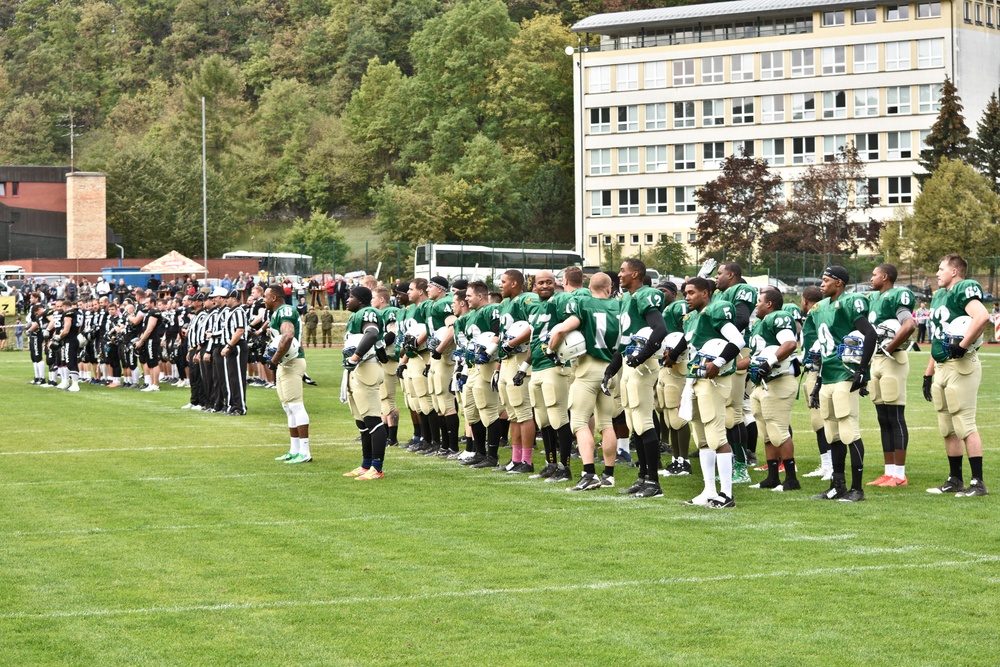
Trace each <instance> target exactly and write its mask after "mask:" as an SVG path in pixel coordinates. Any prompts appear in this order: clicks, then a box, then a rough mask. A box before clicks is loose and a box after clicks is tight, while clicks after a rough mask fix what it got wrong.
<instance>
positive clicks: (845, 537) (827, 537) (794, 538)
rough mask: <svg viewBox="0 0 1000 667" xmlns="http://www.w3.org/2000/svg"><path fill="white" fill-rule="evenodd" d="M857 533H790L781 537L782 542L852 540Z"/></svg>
mask: <svg viewBox="0 0 1000 667" xmlns="http://www.w3.org/2000/svg"><path fill="white" fill-rule="evenodd" d="M856 537H857V535H855V534H854V533H844V534H842V535H790V536H788V537H783V538H781V541H782V542H833V541H836V540H853V539H854V538H856Z"/></svg>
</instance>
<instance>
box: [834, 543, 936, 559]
mask: <svg viewBox="0 0 1000 667" xmlns="http://www.w3.org/2000/svg"><path fill="white" fill-rule="evenodd" d="M922 549H923V547H921V546H917V545H915V544H912V545H910V546H908V547H849V548H847V549H845V550H844V551H845V552H846V553H849V554H857V555H859V556H875V555H882V554H905V553H908V552H910V551H920V550H922Z"/></svg>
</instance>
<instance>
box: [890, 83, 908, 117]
mask: <svg viewBox="0 0 1000 667" xmlns="http://www.w3.org/2000/svg"><path fill="white" fill-rule="evenodd" d="M885 113H886V114H887V115H889V116H900V115H904V114H908V113H910V87H909V86H890V87H889V88H886V89H885Z"/></svg>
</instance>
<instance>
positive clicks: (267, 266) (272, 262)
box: [222, 250, 313, 276]
mask: <svg viewBox="0 0 1000 667" xmlns="http://www.w3.org/2000/svg"><path fill="white" fill-rule="evenodd" d="M222 259H255V260H257V270H258V271H267V272H268V273H269V274H270V275H272V276H274V275H289V274H291V275H297V276H310V275H312V259H313V258H312V255H300V254H298V253H294V252H250V251H247V250H236V251H234V252H227V253H226V254H224V255H223V256H222Z"/></svg>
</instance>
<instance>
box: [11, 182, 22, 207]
mask: <svg viewBox="0 0 1000 667" xmlns="http://www.w3.org/2000/svg"><path fill="white" fill-rule="evenodd" d="M20 194H21V184H20V183H18V182H17V181H11V184H10V196H11V197H17V196H18V195H20ZM12 215H13V214H12Z"/></svg>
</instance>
